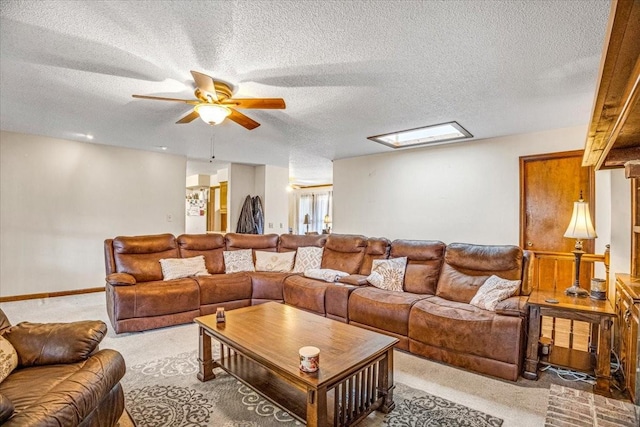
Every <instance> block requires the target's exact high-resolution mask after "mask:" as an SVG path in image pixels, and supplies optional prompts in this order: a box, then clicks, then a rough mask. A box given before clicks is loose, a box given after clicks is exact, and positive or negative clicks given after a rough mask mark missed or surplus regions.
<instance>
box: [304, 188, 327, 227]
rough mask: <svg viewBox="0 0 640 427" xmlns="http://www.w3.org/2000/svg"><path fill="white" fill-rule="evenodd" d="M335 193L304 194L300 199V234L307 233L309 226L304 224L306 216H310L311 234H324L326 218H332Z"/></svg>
mask: <svg viewBox="0 0 640 427" xmlns="http://www.w3.org/2000/svg"><path fill="white" fill-rule="evenodd" d="M332 202H333V191H318V192H315V193H303V194H301V195H300V197H299V199H298V221H297V223H298V233H299V234H304V233H306V232H307V225H306V224H304V216H305V215H309V230H308V231H309V232H314V231H315V232H317V233H318V234H322V230H324V229H325V228H326V225H325V223H324V217H325V216H326V215H329V218H331V216H332V212H331V210H332V207H333V203H332Z"/></svg>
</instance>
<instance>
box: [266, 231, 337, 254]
mask: <svg viewBox="0 0 640 427" xmlns="http://www.w3.org/2000/svg"><path fill="white" fill-rule="evenodd" d="M326 241H327V235H326V234H316V235H302V234H283V235H281V236H280V241H279V242H278V252H295V251H296V250H297V249H298V248H299V247H305V246H317V247H319V248H322V247H324V244H325V243H326Z"/></svg>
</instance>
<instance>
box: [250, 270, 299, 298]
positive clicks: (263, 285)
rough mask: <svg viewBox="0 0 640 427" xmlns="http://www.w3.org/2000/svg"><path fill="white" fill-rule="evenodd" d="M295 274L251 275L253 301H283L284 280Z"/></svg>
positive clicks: (259, 273)
mask: <svg viewBox="0 0 640 427" xmlns="http://www.w3.org/2000/svg"><path fill="white" fill-rule="evenodd" d="M291 275H293V273H278V272H270V271H256V272H254V273H251V274H250V276H251V287H252V289H251V299H252V300H253V301H254V302H255V301H265V300H269V301H282V300H283V299H284V296H283V295H282V292H283V291H282V288H283V285H284V279H286V278H287V277H289V276H291Z"/></svg>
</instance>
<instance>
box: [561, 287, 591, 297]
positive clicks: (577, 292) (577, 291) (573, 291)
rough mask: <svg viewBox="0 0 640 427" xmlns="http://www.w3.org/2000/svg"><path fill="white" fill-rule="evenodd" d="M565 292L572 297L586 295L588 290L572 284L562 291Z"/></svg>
mask: <svg viewBox="0 0 640 427" xmlns="http://www.w3.org/2000/svg"><path fill="white" fill-rule="evenodd" d="M564 293H565V294H567V295H571V296H574V297H588V296H589V291H587V290H586V289H582V288H581V287H580V286H576V285H573V286H571V287H569V288H567V289H565V291H564Z"/></svg>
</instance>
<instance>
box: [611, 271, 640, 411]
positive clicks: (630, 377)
mask: <svg viewBox="0 0 640 427" xmlns="http://www.w3.org/2000/svg"><path fill="white" fill-rule="evenodd" d="M615 303H616V314H617V315H618V318H617V325H616V328H615V349H616V352H617V353H618V356H619V357H620V362H621V364H622V366H621V369H622V372H623V374H624V379H625V385H626V388H627V390H628V391H629V394H630V395H631V399H632V400H633V402H634V403H635V404H636V405H640V335H638V329H640V326H639V325H640V277H636V276H630V275H628V274H616V297H615Z"/></svg>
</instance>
